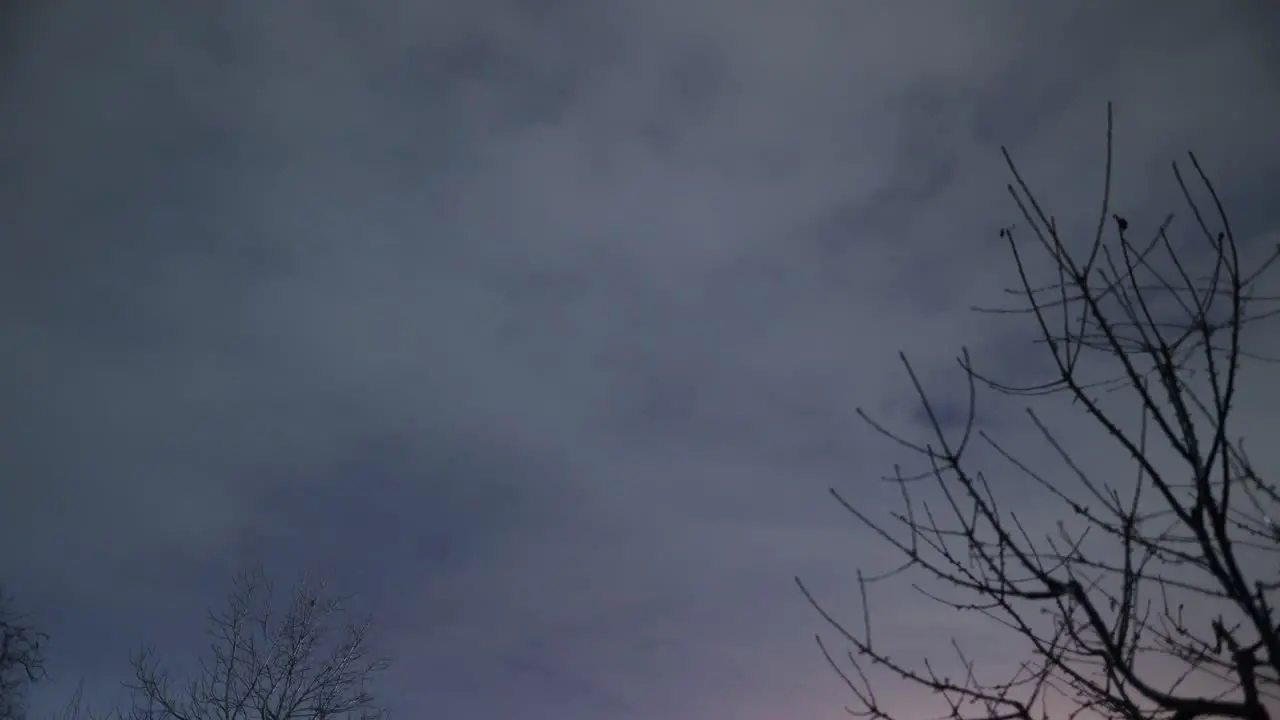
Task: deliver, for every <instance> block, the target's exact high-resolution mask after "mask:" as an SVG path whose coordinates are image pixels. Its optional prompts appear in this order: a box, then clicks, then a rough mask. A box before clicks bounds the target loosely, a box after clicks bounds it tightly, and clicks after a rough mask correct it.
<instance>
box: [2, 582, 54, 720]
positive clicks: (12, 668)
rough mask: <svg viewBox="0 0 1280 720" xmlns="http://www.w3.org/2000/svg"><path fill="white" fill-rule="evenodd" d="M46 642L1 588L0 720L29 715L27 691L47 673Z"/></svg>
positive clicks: (19, 719)
mask: <svg viewBox="0 0 1280 720" xmlns="http://www.w3.org/2000/svg"><path fill="white" fill-rule="evenodd" d="M44 641H45V635H44V633H42V632H40V631H38V630H36V629H35V628H34V627H32V626H31V625H29V624H27V622H26V618H25V617H24V616H23V615H22V614H21V613H19V612H18V611H17V609H16V608H15V606H14V603H13V599H12V598H11V597H9V595H7V594H6V593H5V591H4V588H3V587H0V720H21V718H24V717H26V703H25V700H26V690H27V688H28V687H29V686H30V685H31V683H33V682H36V681H37V680H40V679H42V678H43V677H44V675H45V671H44V652H43V645H44Z"/></svg>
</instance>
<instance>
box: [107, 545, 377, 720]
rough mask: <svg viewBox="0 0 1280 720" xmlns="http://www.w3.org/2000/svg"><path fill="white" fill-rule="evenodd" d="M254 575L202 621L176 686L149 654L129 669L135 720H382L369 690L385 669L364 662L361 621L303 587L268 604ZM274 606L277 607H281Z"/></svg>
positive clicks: (270, 595) (241, 578)
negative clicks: (203, 631) (199, 640)
mask: <svg viewBox="0 0 1280 720" xmlns="http://www.w3.org/2000/svg"><path fill="white" fill-rule="evenodd" d="M277 599H278V598H277V596H276V594H275V592H274V588H273V583H271V582H270V581H269V580H268V579H267V578H266V577H265V576H264V574H263V572H262V570H261V569H260V568H258V569H254V570H252V571H246V572H242V573H240V574H239V575H237V577H236V579H235V582H234V585H233V589H232V591H231V593H230V594H229V597H228V601H227V604H226V607H225V608H224V609H222V610H220V611H210V613H209V617H208V634H209V636H210V637H211V638H212V642H211V644H210V646H209V651H208V654H207V655H206V656H204V657H202V658H201V659H200V663H199V669H198V671H197V672H195V673H194V676H193V677H191V678H190V679H189V680H188V681H186V682H185V683H177V682H175V681H174V680H173V678H172V677H171V675H170V672H169V671H168V670H166V669H162V668H161V666H160V664H159V663H158V662H157V659H156V655H155V653H154V651H152V650H148V649H144V650H142V651H140V652H139V653H138V654H137V655H136V656H135V657H134V659H133V667H134V676H135V679H134V681H133V682H132V683H130V684H129V685H128V687H129V688H130V689H131V690H132V691H133V694H134V707H133V709H132V711H131V715H132V717H133V718H134V719H135V720H144V719H145V720H168V719H173V720H338V719H339V718H360V719H361V720H375V719H379V718H382V717H384V713H383V711H382V710H380V709H379V708H378V706H377V705H376V703H375V698H374V695H373V693H372V692H371V689H370V684H371V681H372V680H374V678H375V677H376V676H377V675H379V674H380V673H381V672H382V671H383V670H385V669H386V668H387V667H388V661H387V660H386V659H384V658H381V657H376V656H374V655H372V654H371V649H370V647H369V645H370V636H369V633H370V627H371V623H370V622H369V621H368V620H360V621H354V620H352V619H351V617H350V616H349V614H348V613H347V611H346V609H345V608H344V601H345V600H346V599H347V598H339V597H332V596H330V595H329V594H328V593H327V591H326V588H325V585H324V583H320V582H314V581H303V582H300V583H298V585H297V586H296V587H295V588H293V591H292V592H291V593H290V594H289V596H288V597H287V598H283V599H282V600H283V602H281V603H277V602H276V601H277ZM279 605H283V607H280V606H279Z"/></svg>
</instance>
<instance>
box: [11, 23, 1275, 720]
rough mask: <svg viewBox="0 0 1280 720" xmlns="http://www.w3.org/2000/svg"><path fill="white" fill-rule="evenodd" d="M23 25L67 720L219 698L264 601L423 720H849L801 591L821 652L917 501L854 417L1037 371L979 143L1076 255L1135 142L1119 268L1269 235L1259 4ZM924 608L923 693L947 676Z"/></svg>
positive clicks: (35, 598)
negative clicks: (1111, 162) (1173, 248)
mask: <svg viewBox="0 0 1280 720" xmlns="http://www.w3.org/2000/svg"><path fill="white" fill-rule="evenodd" d="M215 6H216V10H214V9H212V8H214V7H215ZM0 7H3V12H5V13H6V16H5V17H3V18H0V370H2V372H0V408H3V413H2V414H0V478H2V479H0V483H3V494H2V495H0V547H2V548H4V553H3V556H2V557H0V579H3V580H4V581H6V582H7V583H8V584H9V585H10V588H11V590H12V591H13V592H14V593H15V594H17V595H18V596H19V598H20V599H21V600H22V601H23V603H24V604H26V605H28V606H31V607H34V608H36V609H38V611H39V616H38V617H39V618H40V620H41V623H42V624H43V625H44V627H45V628H46V629H47V630H48V631H49V632H50V633H51V634H52V635H53V641H52V643H51V644H50V652H51V654H52V657H51V660H52V664H51V669H52V670H53V672H54V679H55V681H56V682H55V684H54V685H53V686H52V688H51V689H49V690H48V691H46V692H45V693H44V694H43V695H41V696H40V698H39V699H40V701H41V702H55V701H57V700H59V698H60V697H61V694H62V693H65V692H67V691H68V690H69V688H70V687H72V686H73V685H74V682H75V679H76V678H78V677H81V676H84V677H86V678H87V679H88V681H89V683H90V688H91V691H92V693H94V694H95V695H97V696H99V697H110V695H111V688H112V686H113V683H115V682H116V681H117V680H119V679H122V678H123V673H124V671H125V664H124V659H125V655H126V653H127V652H128V650H129V649H130V648H132V647H134V646H135V643H136V642H138V641H139V640H140V639H141V638H143V637H146V638H150V639H153V640H156V641H158V642H160V643H161V645H162V647H164V648H166V649H172V650H173V651H174V652H178V653H180V652H184V651H187V652H189V651H190V650H191V649H192V648H193V647H195V646H194V645H193V644H192V643H193V642H194V641H196V640H198V638H199V636H198V633H199V632H200V630H201V628H200V626H199V622H200V621H201V619H202V616H203V609H204V607H205V606H206V605H207V604H209V603H210V602H211V601H212V600H213V599H214V598H216V597H217V593H218V592H219V591H220V590H221V589H222V588H223V586H224V582H225V579H226V578H227V576H228V573H229V572H230V571H231V570H232V569H234V568H235V567H236V566H237V565H239V564H242V563H244V562H245V561H246V560H248V559H252V558H254V557H263V558H265V560H266V562H267V563H268V565H269V566H270V567H272V568H274V569H277V570H280V571H282V572H292V568H295V567H306V568H311V569H317V570H321V571H324V572H327V573H329V574H330V575H332V576H334V578H335V580H336V582H337V583H338V585H339V586H340V587H341V588H342V589H344V590H354V591H357V592H360V593H361V595H362V603H363V605H364V607H366V608H367V609H369V610H371V611H372V612H374V613H375V615H376V616H377V617H378V619H379V620H380V622H381V626H382V628H383V640H384V642H385V648H386V649H387V650H388V652H389V653H390V654H392V655H393V656H395V657H396V658H397V659H398V664H397V665H396V667H395V669H394V670H393V671H392V673H391V676H390V678H389V680H388V682H387V684H386V686H385V687H384V694H385V697H386V699H387V700H388V702H389V703H390V704H391V706H392V707H393V708H394V709H395V710H396V711H397V712H398V714H400V716H401V717H405V718H418V717H446V718H453V719H456V720H465V719H468V718H486V719H487V718H494V717H500V716H503V715H506V716H510V715H511V714H512V713H519V717H522V718H527V719H528V720H536V719H539V718H667V719H670V720H682V719H685V718H733V719H734V720H755V719H757V718H758V719H761V720H763V719H765V718H777V717H789V718H790V717H836V716H837V715H840V714H842V711H841V710H840V706H841V705H842V704H843V703H844V702H845V701H846V698H845V696H844V694H843V693H842V691H841V688H840V687H839V684H838V681H837V679H836V678H834V677H833V676H832V675H831V674H830V673H829V671H828V670H827V669H826V667H825V664H824V663H823V661H822V658H821V656H820V655H819V654H818V653H817V650H816V648H814V646H813V642H812V634H813V632H814V631H816V630H819V629H821V628H820V623H819V619H818V618H817V617H816V616H815V615H814V613H813V612H812V611H811V610H810V609H809V608H808V607H807V606H806V605H805V604H804V601H803V599H802V598H801V597H800V596H799V594H798V593H797V592H796V590H795V587H794V585H793V584H792V583H791V577H792V576H793V575H797V574H799V575H801V576H803V577H804V578H806V580H809V581H810V582H811V583H812V584H813V585H814V586H815V587H816V588H818V589H820V590H821V591H823V592H824V593H826V596H827V597H829V598H830V599H831V600H832V602H833V603H834V604H835V605H837V606H840V603H841V602H843V601H845V600H850V599H851V598H852V596H851V580H852V576H853V569H854V568H855V567H857V566H859V565H864V566H867V567H870V568H872V569H875V568H883V567H887V566H888V565H889V563H890V562H891V561H892V557H890V556H887V555H886V553H885V548H884V546H883V545H882V544H880V543H878V542H877V541H875V539H874V538H872V537H869V536H868V535H867V534H866V533H864V532H862V531H860V530H859V529H858V528H857V527H856V526H854V525H853V524H852V523H850V522H848V519H847V517H846V516H845V515H843V514H842V513H841V512H840V511H839V509H838V508H837V507H836V506H834V504H833V503H832V502H831V501H830V499H829V498H828V497H827V496H826V494H825V488H827V487H828V486H833V485H834V486H837V487H840V488H842V489H843V491H844V492H846V493H847V495H849V496H850V497H852V498H855V499H856V500H857V501H858V502H859V503H861V505H862V506H863V507H865V508H868V509H869V511H870V512H872V513H874V512H876V510H875V508H877V507H881V506H883V507H886V508H887V507H888V506H889V505H888V503H890V502H892V501H894V500H895V497H894V496H893V495H892V493H890V492H889V491H888V489H887V488H885V487H884V486H883V485H879V484H877V483H876V480H875V479H876V478H877V477H879V476H880V475H882V474H884V473H886V472H888V471H889V470H890V468H891V466H892V464H893V463H894V462H895V461H899V460H901V459H902V457H901V455H900V454H899V453H898V452H897V450H895V448H893V447H892V446H890V445H888V444H886V443H885V442H884V441H882V440H881V439H878V438H876V437H874V436H873V435H872V434H871V433H870V432H869V431H868V430H867V429H866V427H865V426H864V425H862V424H861V422H860V421H858V419H857V418H856V416H855V415H854V409H855V407H858V406H861V407H864V408H866V409H868V410H869V411H871V412H872V413H875V414H877V415H878V416H880V417H883V418H884V419H885V420H886V421H887V422H890V423H895V422H896V423H898V427H909V424H910V423H912V422H917V423H918V422H919V420H920V418H919V415H918V414H915V413H914V412H913V411H914V406H913V401H912V396H911V394H910V387H909V385H908V384H907V382H906V378H905V377H904V375H903V374H902V372H901V370H900V368H899V366H898V365H897V352H898V351H899V350H905V351H906V352H907V353H909V354H910V356H911V357H912V358H913V360H914V361H915V362H916V363H917V367H918V369H920V370H921V372H922V373H923V374H924V375H925V377H926V382H927V383H928V384H930V386H931V387H933V388H936V389H939V390H942V389H945V388H946V386H947V385H946V384H947V383H949V382H953V381H954V380H955V379H956V376H955V374H954V370H953V368H954V366H953V364H952V363H953V360H952V358H953V357H954V356H955V354H956V352H957V351H958V349H959V347H960V345H961V344H968V345H969V346H970V347H972V348H973V349H974V352H975V353H976V354H977V355H978V356H979V357H981V358H983V359H986V360H988V361H990V362H992V363H996V364H997V365H1003V366H1005V367H1008V368H1011V369H1012V370H1014V371H1016V370H1017V367H1018V363H1019V358H1021V357H1023V353H1025V349H1024V347H1023V346H1019V345H1014V344H1012V343H1011V342H1010V340H1011V339H1012V338H1013V337H1014V332H1013V331H1014V330H1015V326H1011V325H1009V324H1008V322H1007V321H1001V320H998V319H994V318H991V317H983V316H976V315H974V314H972V313H970V312H969V311H968V310H967V308H968V307H969V306H970V305H972V304H975V303H986V304H991V303H994V302H996V301H998V300H999V296H998V293H999V289H1000V288H1001V287H1005V286H1007V285H1009V284H1010V283H1012V282H1013V281H1014V280H1015V277H1014V275H1012V274H1011V270H1012V267H1011V265H1010V263H1009V260H1008V257H1007V256H1006V254H1005V249H1004V248H1003V246H1002V245H1001V244H1000V242H999V240H998V238H997V237H996V231H997V229H998V228H999V227H1001V226H1002V225H1005V224H1007V223H1009V222H1011V221H1012V220H1013V219H1014V216H1013V213H1014V210H1015V209H1014V207H1013V206H1012V204H1011V202H1010V201H1009V198H1008V196H1007V194H1006V193H1005V191H1004V183H1005V182H1006V180H1007V178H1006V176H1005V173H1004V169H1003V167H1002V165H1001V159H1000V155H999V151H998V147H999V145H1000V144H1001V143H1004V144H1007V145H1009V146H1010V149H1011V150H1012V151H1013V153H1014V154H1015V156H1016V157H1017V158H1018V160H1019V161H1020V163H1021V165H1022V167H1023V168H1024V169H1025V171H1026V174H1027V176H1028V179H1029V181H1030V182H1031V183H1032V184H1033V185H1034V186H1035V187H1036V188H1038V189H1040V190H1041V192H1042V199H1043V200H1044V201H1045V202H1046V203H1047V204H1048V205H1049V206H1051V207H1052V208H1054V210H1053V212H1055V213H1056V214H1057V215H1058V216H1059V217H1060V218H1062V219H1063V221H1064V222H1066V223H1069V224H1070V223H1077V222H1079V223H1087V222H1090V221H1092V219H1093V215H1094V213H1095V208H1096V206H1097V202H1098V200H1099V196H1100V187H1099V181H1100V178H1101V165H1102V157H1103V156H1102V152H1103V147H1104V146H1103V140H1104V137H1103V130H1104V128H1105V125H1104V123H1105V102H1106V101H1107V100H1114V101H1115V102H1116V103H1117V106H1116V109H1117V143H1118V145H1117V148H1118V150H1117V163H1118V165H1117V177H1116V184H1117V189H1116V196H1117V199H1116V201H1117V202H1118V203H1119V207H1120V208H1122V209H1123V212H1125V213H1126V214H1127V215H1128V216H1129V217H1130V218H1131V221H1132V222H1133V223H1134V224H1135V225H1137V226H1139V227H1140V228H1141V227H1146V228H1151V227H1154V225H1155V224H1156V223H1158V222H1159V220H1160V219H1162V217H1163V215H1164V213H1166V212H1168V211H1170V210H1181V209H1182V208H1181V207H1180V205H1179V196H1178V195H1177V191H1176V186H1175V185H1174V184H1173V178H1172V176H1171V175H1170V173H1169V172H1168V163H1169V162H1170V161H1171V160H1174V159H1177V158H1179V157H1181V155H1182V153H1185V151H1186V150H1188V149H1194V150H1196V151H1197V153H1198V154H1199V156H1200V157H1201V159H1202V160H1203V162H1204V163H1205V164H1206V166H1207V167H1208V169H1209V170H1210V172H1211V173H1212V174H1213V175H1214V177H1215V178H1216V179H1217V180H1218V181H1219V185H1220V190H1221V191H1222V193H1223V194H1224V196H1225V197H1226V200H1227V202H1228V204H1229V207H1230V208H1231V209H1232V211H1233V213H1234V218H1233V220H1234V222H1235V225H1236V228H1237V232H1238V233H1239V234H1240V235H1241V236H1242V239H1244V240H1249V241H1250V242H1254V243H1256V242H1258V241H1260V240H1263V239H1266V238H1267V237H1271V238H1272V239H1274V237H1275V234H1276V232H1277V230H1280V211H1277V210H1276V206H1275V203H1274V197H1275V188H1276V186H1277V182H1276V181H1277V180H1278V179H1280V133H1278V132H1276V128H1277V127H1280V112H1278V111H1280V49H1277V48H1280V43H1277V31H1278V29H1280V27H1278V25H1277V13H1276V11H1275V10H1274V9H1273V8H1268V7H1267V4H1266V3H1262V2H1256V3H1244V2H1240V3H1209V2H1144V3H1137V2H1134V3H1124V4H1104V3H1031V2H982V3H978V2H953V3H944V2H909V1H903V0H898V1H895V2H861V1H855V0H681V1H680V2H674V1H669V0H637V1H635V2H625V1H622V0H617V1H615V0H580V1H577V2H568V1H566V2H523V3H521V2H516V1H514V0H468V1H467V2H462V1H461V0H458V1H457V2H452V3H450V2H442V1H440V0H432V1H428V2H421V1H418V2H412V1H410V0H383V1H380V2H338V1H336V0H334V1H327V2H320V1H318V0H317V1H313V2H272V3H265V2H261V1H260V0H235V1H232V0H224V1H223V2H219V3H206V4H201V3H190V2H185V3H180V2H169V1H162V0H119V1H118V2H112V3H100V2H99V3H93V2H55V1H54V0H39V1H35V0H33V1H31V2H25V3H24V2H16V3H15V2H9V3H5V4H4V5H3V6H0ZM1275 386H1276V383H1275V382H1274V381H1273V380H1271V379H1270V378H1269V377H1263V378H1262V380H1261V381H1259V383H1258V384H1257V385H1256V386H1255V387H1256V388H1257V390H1256V392H1254V393H1251V395H1250V396H1249V398H1247V400H1248V401H1249V402H1252V403H1255V404H1254V405H1252V406H1249V407H1246V408H1244V409H1243V410H1242V412H1246V413H1253V416H1254V417H1256V418H1257V422H1258V423H1259V427H1258V429H1257V431H1256V432H1257V433H1258V434H1259V435H1266V434H1270V435H1274V429H1275V428H1276V425H1274V424H1269V425H1268V424H1264V423H1266V422H1271V423H1274V421H1273V420H1271V415H1272V414H1271V413H1270V412H1269V411H1268V410H1267V408H1268V407H1270V406H1274V405H1273V404H1274V403H1276V402H1280V395H1278V394H1277V392H1276V387H1275ZM1269 403H1271V404H1272V405H1269ZM1013 411H1014V409H1013V408H1009V409H1008V412H1010V413H1011V412H1013ZM1003 412H1004V410H1001V412H999V413H997V412H994V411H993V412H991V413H990V414H989V415H987V416H986V417H985V418H984V421H985V422H988V423H990V424H991V425H992V426H994V427H995V428H997V429H999V428H1000V427H1001V426H1006V427H1008V425H1010V424H1007V423H1006V422H1005V421H1007V420H1008V419H1009V418H1011V417H1013V416H1012V415H1003V414H1001V413H1003ZM1265 450H1266V448H1262V447H1260V448H1258V451H1259V452H1263V451H1265ZM1264 459H1265V458H1264ZM1046 509H1051V508H1046ZM904 597H907V596H899V597H893V598H888V600H892V601H893V602H892V605H890V603H889V602H888V601H885V602H882V603H881V604H880V607H879V610H878V611H877V612H878V613H879V617H881V618H882V621H883V623H884V626H885V630H884V632H885V633H887V634H888V636H890V637H893V638H894V639H895V640H896V641H898V642H900V643H901V644H902V647H903V650H902V652H903V653H906V654H908V655H911V654H917V655H918V654H920V653H923V652H925V651H927V650H928V649H929V648H930V647H931V646H932V644H934V643H936V642H937V638H939V637H945V636H946V634H947V633H948V632H950V631H952V630H957V632H959V630H963V628H960V629H956V628H955V627H954V615H951V616H949V615H947V614H943V613H939V612H937V611H936V610H934V609H932V608H930V607H929V606H928V605H926V604H925V603H924V601H923V600H919V601H917V600H910V599H905V600H904V599H903V598H904ZM847 607H848V608H849V609H850V610H852V609H853V608H854V606H852V605H849V606H847ZM985 647H987V648H988V650H989V652H991V653H993V654H994V653H998V652H999V648H998V646H997V645H996V644H994V643H992V644H990V645H987V646H985ZM901 701H902V702H904V703H905V704H904V705H902V706H901V707H903V708H905V709H908V710H909V709H910V707H911V698H908V697H904V698H901Z"/></svg>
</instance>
